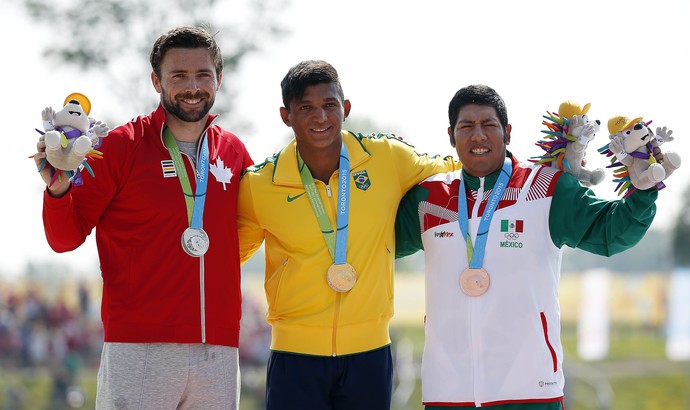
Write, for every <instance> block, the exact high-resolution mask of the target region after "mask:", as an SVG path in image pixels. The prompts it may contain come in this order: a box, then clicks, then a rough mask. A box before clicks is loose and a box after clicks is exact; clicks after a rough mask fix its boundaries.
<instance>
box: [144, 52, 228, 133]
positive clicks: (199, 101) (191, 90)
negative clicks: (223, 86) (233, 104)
mask: <svg viewBox="0 0 690 410" xmlns="http://www.w3.org/2000/svg"><path fill="white" fill-rule="evenodd" d="M221 78H222V73H218V75H216V68H215V65H214V63H213V60H212V58H211V54H210V52H209V51H208V50H207V49H205V48H171V49H170V50H168V51H167V52H166V53H165V56H164V57H163V61H162V63H161V66H160V77H159V76H157V75H156V74H155V73H152V74H151V79H152V81H153V85H154V87H155V88H156V91H158V93H160V95H161V104H162V105H163V108H165V110H166V111H167V112H168V113H169V114H172V116H174V117H176V118H177V119H179V120H181V121H184V122H199V121H202V120H204V121H205V119H206V116H207V115H208V113H209V111H210V110H211V107H212V106H213V103H214V101H215V99H216V91H217V90H218V88H219V87H220V82H221ZM169 120H170V118H169Z"/></svg>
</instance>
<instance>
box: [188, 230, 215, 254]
mask: <svg viewBox="0 0 690 410" xmlns="http://www.w3.org/2000/svg"><path fill="white" fill-rule="evenodd" d="M208 245H209V241H208V235H206V232H204V230H203V229H200V228H199V229H197V228H187V229H185V231H184V232H183V233H182V249H184V251H185V252H187V254H188V255H190V256H196V257H199V256H201V255H203V254H205V253H206V251H207V250H208Z"/></svg>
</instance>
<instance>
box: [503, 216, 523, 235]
mask: <svg viewBox="0 0 690 410" xmlns="http://www.w3.org/2000/svg"><path fill="white" fill-rule="evenodd" d="M522 222H523V221H522V219H503V220H501V232H522V225H523V223H522Z"/></svg>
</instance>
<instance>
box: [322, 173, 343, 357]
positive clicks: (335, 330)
mask: <svg viewBox="0 0 690 410" xmlns="http://www.w3.org/2000/svg"><path fill="white" fill-rule="evenodd" d="M326 196H328V198H329V199H330V198H332V197H333V194H332V192H331V184H330V181H329V183H328V184H326ZM330 202H331V201H329V203H330ZM331 204H332V203H331ZM340 298H341V295H340V293H339V292H336V293H335V307H334V309H333V332H332V333H331V356H333V357H336V356H337V355H338V349H337V344H336V340H337V337H338V319H339V318H340Z"/></svg>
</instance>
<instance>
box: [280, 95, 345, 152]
mask: <svg viewBox="0 0 690 410" xmlns="http://www.w3.org/2000/svg"><path fill="white" fill-rule="evenodd" d="M288 105H289V107H281V108H280V116H281V118H282V119H283V122H284V123H285V125H287V126H288V127H292V130H293V132H294V134H295V139H296V140H297V146H298V147H299V150H300V154H302V155H304V154H305V153H306V152H313V151H318V150H323V149H327V148H332V147H334V146H336V145H337V147H338V149H340V141H341V130H342V125H343V121H345V118H347V116H348V114H349V113H350V101H349V100H344V101H343V100H342V99H341V97H340V94H339V93H338V87H337V85H336V84H335V83H317V84H314V85H309V86H307V87H306V88H305V89H304V95H303V96H302V98H300V99H293V100H292V101H290V102H289V104H288Z"/></svg>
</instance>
